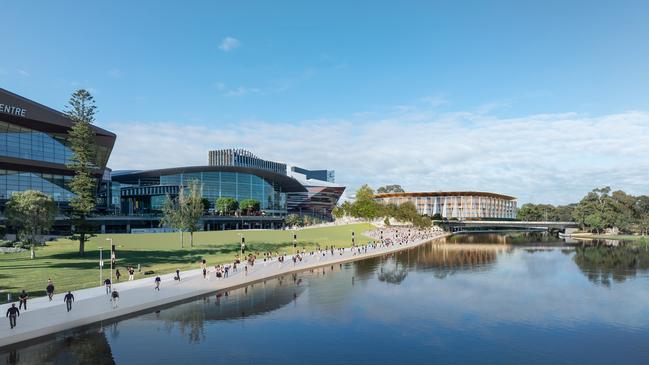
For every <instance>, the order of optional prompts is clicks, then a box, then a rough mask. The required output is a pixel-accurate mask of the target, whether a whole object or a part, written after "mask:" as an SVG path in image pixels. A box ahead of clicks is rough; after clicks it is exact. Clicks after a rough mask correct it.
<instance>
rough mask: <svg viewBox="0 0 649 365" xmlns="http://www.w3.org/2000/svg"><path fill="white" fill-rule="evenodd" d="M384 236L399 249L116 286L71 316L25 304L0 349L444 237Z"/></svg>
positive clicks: (308, 255) (334, 252) (53, 304)
mask: <svg viewBox="0 0 649 365" xmlns="http://www.w3.org/2000/svg"><path fill="white" fill-rule="evenodd" d="M382 234H387V235H389V236H390V237H395V238H397V237H400V238H401V240H400V241H399V242H400V243H396V242H395V243H381V242H380V241H373V242H368V243H366V244H361V245H359V246H356V247H348V248H339V249H334V248H328V249H325V250H314V251H311V252H303V253H301V254H300V255H299V259H296V258H297V257H298V256H296V255H292V256H290V255H280V256H277V257H274V258H273V259H272V260H269V261H261V260H260V259H258V260H257V261H255V262H256V263H255V264H254V265H252V264H250V263H249V262H248V263H246V262H242V263H241V265H240V267H239V269H238V270H237V271H236V272H234V270H233V271H232V273H231V274H230V275H229V276H228V277H227V278H220V279H219V278H215V277H213V275H214V274H213V271H211V272H212V275H208V276H207V277H206V278H204V277H203V275H202V270H201V269H198V270H190V271H183V272H181V273H180V280H175V279H174V276H175V274H167V275H161V276H160V277H161V280H162V284H161V289H160V291H155V290H152V288H153V287H154V280H153V278H152V277H149V278H146V279H140V280H134V281H126V282H122V283H118V284H115V285H114V289H115V290H117V291H118V292H119V301H118V302H117V306H115V305H114V304H112V303H110V301H109V299H108V298H109V295H107V294H106V291H105V289H104V287H95V288H90V289H84V290H79V291H75V292H74V295H75V303H74V304H73V308H72V311H66V309H65V305H64V304H63V295H64V294H63V293H62V294H56V295H54V297H53V300H52V301H49V300H48V299H47V298H45V297H43V298H37V299H33V300H30V301H29V303H28V306H29V307H28V308H29V309H28V310H26V311H23V312H21V315H20V317H19V318H18V323H17V326H16V327H15V328H13V329H10V328H9V326H8V325H5V326H0V348H3V347H6V346H10V345H12V344H15V343H18V342H22V341H27V340H30V339H35V338H38V337H41V336H46V335H49V334H53V333H57V332H61V331H65V330H69V329H72V328H76V327H80V326H84V325H87V324H91V323H94V322H98V321H106V320H111V319H116V318H119V317H123V316H127V315H130V314H134V313H138V312H142V311H147V310H153V309H155V308H157V307H160V306H164V305H168V304H172V303H176V302H180V301H183V300H187V299H191V298H195V297H200V296H203V295H207V294H210V293H213V292H216V291H224V290H230V289H234V288H237V287H241V286H244V285H248V284H252V283H255V282H259V281H263V280H265V279H269V278H273V277H276V276H280V275H286V274H291V273H296V272H300V271H304V270H310V269H315V268H318V267H322V266H328V265H333V264H342V263H345V262H350V261H355V260H360V259H363V258H369V257H375V256H381V255H385V254H388V253H392V252H397V251H400V250H404V249H407V248H411V247H415V246H418V245H421V244H423V243H426V242H430V241H431V240H433V239H435V238H440V237H443V236H444V235H446V234H445V233H444V232H442V231H439V230H437V229H430V230H426V231H418V230H415V229H407V228H404V229H401V230H394V229H392V230H390V231H389V232H388V231H386V232H381V231H380V230H379V229H375V230H374V231H372V232H367V233H366V235H367V236H370V237H380V236H381V235H382ZM208 266H209V265H208ZM9 306H10V304H5V305H3V306H0V310H1V311H6V310H7V308H8V307H9Z"/></svg>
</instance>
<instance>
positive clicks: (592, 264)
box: [574, 243, 649, 286]
mask: <svg viewBox="0 0 649 365" xmlns="http://www.w3.org/2000/svg"><path fill="white" fill-rule="evenodd" d="M575 252H576V253H575V257H574V261H575V264H577V266H578V267H579V269H580V270H581V271H582V272H583V273H584V274H585V275H586V277H588V280H590V281H592V282H593V283H595V284H599V285H604V286H610V285H611V283H612V282H613V281H615V282H623V281H625V280H626V279H627V278H629V277H633V276H636V275H637V274H638V272H640V271H645V270H648V269H649V251H647V249H646V248H638V247H632V246H627V245H618V246H612V245H605V244H599V243H597V244H595V245H592V246H585V245H584V246H582V247H577V248H576V249H575Z"/></svg>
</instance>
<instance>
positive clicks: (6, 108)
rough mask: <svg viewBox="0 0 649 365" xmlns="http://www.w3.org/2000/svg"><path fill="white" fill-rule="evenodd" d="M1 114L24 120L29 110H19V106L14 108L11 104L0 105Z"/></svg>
mask: <svg viewBox="0 0 649 365" xmlns="http://www.w3.org/2000/svg"><path fill="white" fill-rule="evenodd" d="M0 112H2V113H5V114H9V115H16V116H19V117H23V118H24V117H25V114H27V109H25V108H19V107H17V106H13V105H9V104H0Z"/></svg>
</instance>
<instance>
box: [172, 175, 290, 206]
mask: <svg viewBox="0 0 649 365" xmlns="http://www.w3.org/2000/svg"><path fill="white" fill-rule="evenodd" d="M192 180H198V181H200V182H201V183H202V184H203V196H204V197H205V198H206V199H208V200H209V201H210V204H211V205H212V206H214V202H215V201H216V199H218V198H220V197H231V198H234V199H236V200H238V201H241V200H244V199H255V200H258V201H259V202H260V205H261V209H265V210H269V209H280V210H285V209H286V194H285V193H283V192H282V191H281V188H280V187H279V186H278V185H277V184H275V183H274V182H272V181H268V180H265V179H263V178H261V177H259V176H256V175H252V174H246V173H241V172H220V171H214V172H196V173H188V174H174V175H166V176H160V185H184V186H186V185H187V184H188V183H189V182H190V181H192Z"/></svg>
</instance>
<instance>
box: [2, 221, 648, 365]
mask: <svg viewBox="0 0 649 365" xmlns="http://www.w3.org/2000/svg"><path fill="white" fill-rule="evenodd" d="M648 342H649V252H647V251H646V250H643V249H635V248H632V247H628V246H624V245H622V246H618V247H609V246H603V245H595V246H583V247H582V246H581V245H577V246H574V245H570V246H568V245H565V244H564V243H563V241H560V240H559V239H558V238H555V237H552V236H549V235H546V234H542V233H503V232H499V233H472V234H462V235H456V236H453V237H449V238H445V239H444V242H435V243H432V244H427V245H423V246H420V247H418V248H415V249H412V250H408V251H404V252H401V253H399V254H396V255H391V256H387V257H383V258H375V259H367V260H363V261H358V262H354V263H349V264H344V265H342V266H340V265H335V266H333V267H331V266H329V267H326V268H321V269H319V270H314V271H313V272H305V273H301V274H297V275H288V276H284V277H282V278H279V279H272V280H267V281H266V282H265V283H258V284H255V285H251V286H249V287H246V288H241V289H237V290H233V291H230V292H227V293H225V292H222V293H215V294H214V295H210V296H207V297H204V298H201V299H198V300H192V301H189V302H186V303H183V304H178V305H174V306H170V307H167V308H162V309H160V310H159V311H155V312H150V313H145V314H141V315H138V316H135V317H131V318H127V319H123V320H120V321H117V322H110V323H103V324H98V325H93V326H89V327H87V328H84V329H80V330H76V331H70V332H66V333H62V334H58V335H54V336H49V337H46V338H43V339H40V340H37V341H33V342H31V343H27V344H21V345H19V346H16V347H15V348H11V349H7V350H6V351H5V352H3V353H2V354H0V363H6V364H75V363H89V364H114V363H117V364H188V363H191V364H193V363H195V364H204V363H225V364H229V365H236V364H328V365H330V364H406V363H407V364H433V363H443V364H474V363H480V364H647V363H649V346H647V343H648Z"/></svg>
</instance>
